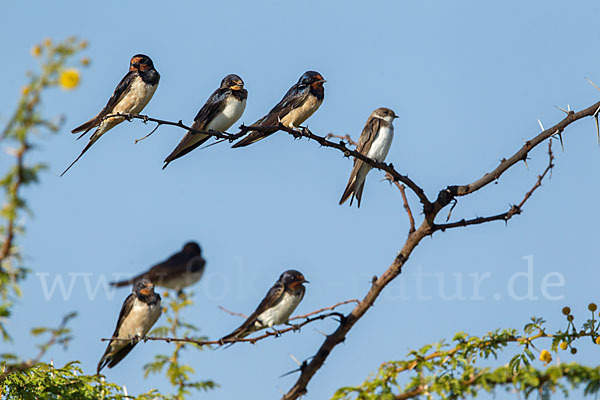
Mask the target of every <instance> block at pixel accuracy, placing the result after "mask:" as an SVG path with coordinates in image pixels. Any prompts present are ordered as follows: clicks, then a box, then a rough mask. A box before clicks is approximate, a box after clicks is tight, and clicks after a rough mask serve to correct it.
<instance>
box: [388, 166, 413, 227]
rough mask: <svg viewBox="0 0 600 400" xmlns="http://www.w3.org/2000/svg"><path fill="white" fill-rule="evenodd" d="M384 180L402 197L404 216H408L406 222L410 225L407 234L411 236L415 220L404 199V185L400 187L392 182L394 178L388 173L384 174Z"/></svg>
mask: <svg viewBox="0 0 600 400" xmlns="http://www.w3.org/2000/svg"><path fill="white" fill-rule="evenodd" d="M385 179H386V180H388V181H390V183H393V184H395V185H396V187H397V188H398V190H399V191H400V195H401V196H402V201H403V202H404V210H406V214H407V215H408V222H409V223H410V228H409V229H408V233H409V234H411V233H413V232H414V231H415V218H414V217H413V213H412V210H411V209H410V205H409V204H408V199H407V198H406V190H405V187H404V185H402V184H401V183H400V182H398V181H394V178H393V177H392V175H390V174H389V173H387V172H386V173H385Z"/></svg>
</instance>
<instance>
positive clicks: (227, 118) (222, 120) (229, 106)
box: [206, 96, 246, 132]
mask: <svg viewBox="0 0 600 400" xmlns="http://www.w3.org/2000/svg"><path fill="white" fill-rule="evenodd" d="M245 109H246V99H244V100H242V101H239V100H238V99H236V98H235V97H233V96H229V97H228V98H227V103H226V105H225V108H224V109H223V111H222V112H220V113H219V114H218V115H217V116H216V117H214V118H213V120H212V121H210V122H209V123H208V125H206V130H210V129H212V130H215V131H219V132H225V131H227V129H229V128H231V126H232V125H233V124H235V123H236V122H237V120H238V119H240V118H241V117H242V114H243V113H244V110H245Z"/></svg>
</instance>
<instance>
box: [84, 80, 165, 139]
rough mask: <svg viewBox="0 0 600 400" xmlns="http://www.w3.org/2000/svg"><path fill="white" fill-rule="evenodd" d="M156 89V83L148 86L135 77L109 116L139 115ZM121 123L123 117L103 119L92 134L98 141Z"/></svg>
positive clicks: (123, 119)
mask: <svg viewBox="0 0 600 400" xmlns="http://www.w3.org/2000/svg"><path fill="white" fill-rule="evenodd" d="M157 87H158V83H157V84H155V85H149V84H147V83H145V82H144V81H143V80H142V78H140V77H139V76H136V77H135V79H134V80H133V82H132V83H131V88H130V89H129V91H128V92H127V93H126V94H125V96H123V98H122V99H121V101H119V102H118V103H117V104H116V105H115V106H114V107H113V109H112V111H111V112H110V114H119V113H121V114H139V113H140V112H142V110H143V109H144V107H146V105H147V104H148V102H149V101H150V99H152V96H154V92H156V88H157ZM123 121H125V118H123V117H113V118H108V119H105V120H104V121H102V123H101V124H100V126H99V127H98V130H97V131H96V132H95V133H94V136H95V137H96V139H98V138H99V137H100V136H102V135H103V134H104V133H106V132H107V131H109V130H110V129H112V128H113V127H114V126H115V125H118V124H120V123H121V122H123Z"/></svg>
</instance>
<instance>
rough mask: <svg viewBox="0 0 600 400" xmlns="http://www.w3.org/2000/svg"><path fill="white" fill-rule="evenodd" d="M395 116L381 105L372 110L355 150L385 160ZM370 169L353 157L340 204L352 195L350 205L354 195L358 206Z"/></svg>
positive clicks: (392, 133) (392, 135)
mask: <svg viewBox="0 0 600 400" xmlns="http://www.w3.org/2000/svg"><path fill="white" fill-rule="evenodd" d="M395 118H398V116H397V115H396V114H395V113H394V112H393V111H392V110H390V109H389V108H385V107H381V108H378V109H377V110H375V111H373V112H372V113H371V115H370V116H369V119H368V120H367V124H366V125H365V127H364V128H363V131H362V133H361V134H360V139H359V140H358V145H357V146H356V151H358V152H359V153H361V154H364V155H366V156H367V157H369V158H372V159H373V160H376V161H379V162H383V161H385V157H386V156H387V154H388V152H389V151H390V146H391V144H392V139H393V138H394V125H393V121H394V119H395ZM370 170H371V166H370V165H368V164H365V163H364V162H362V161H360V160H358V159H356V158H355V159H354V167H353V168H352V173H351V174H350V179H349V180H348V185H347V186H346V190H344V194H343V195H342V198H341V200H340V205H341V204H344V202H345V201H346V200H348V197H350V195H352V198H351V199H350V205H352V200H354V197H356V200H357V201H358V207H360V199H361V198H362V192H363V189H364V187H365V179H366V178H367V174H368V173H369V171H370Z"/></svg>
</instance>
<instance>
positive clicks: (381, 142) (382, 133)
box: [367, 126, 394, 162]
mask: <svg viewBox="0 0 600 400" xmlns="http://www.w3.org/2000/svg"><path fill="white" fill-rule="evenodd" d="M393 138H394V127H393V126H389V127H387V126H382V127H380V128H379V131H378V132H377V134H376V135H375V139H374V140H373V144H371V148H370V149H369V152H368V153H367V157H369V158H372V159H373V160H377V161H379V162H383V161H385V158H386V157H387V155H388V152H389V151H390V147H391V145H392V139H393Z"/></svg>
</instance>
